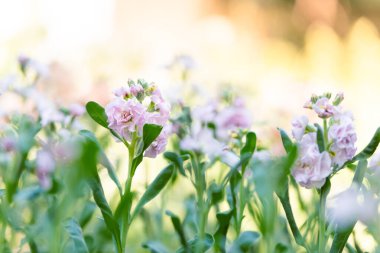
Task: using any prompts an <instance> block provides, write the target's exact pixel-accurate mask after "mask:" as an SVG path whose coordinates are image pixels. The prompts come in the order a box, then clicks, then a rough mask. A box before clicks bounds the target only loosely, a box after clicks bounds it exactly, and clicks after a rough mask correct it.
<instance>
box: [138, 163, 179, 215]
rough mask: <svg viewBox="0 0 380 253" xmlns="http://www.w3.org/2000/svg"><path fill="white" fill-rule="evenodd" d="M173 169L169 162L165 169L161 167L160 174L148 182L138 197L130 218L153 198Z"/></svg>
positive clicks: (165, 182) (168, 178)
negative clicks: (141, 194)
mask: <svg viewBox="0 0 380 253" xmlns="http://www.w3.org/2000/svg"><path fill="white" fill-rule="evenodd" d="M173 171H174V165H173V164H170V165H168V166H167V167H166V168H165V169H163V170H162V171H161V172H160V174H158V175H157V177H156V178H155V179H154V180H153V182H152V183H150V184H149V186H148V188H147V189H146V191H145V192H144V194H143V196H142V197H141V198H140V200H139V202H138V203H137V205H136V207H135V209H134V210H133V214H132V216H131V220H133V218H134V217H135V216H136V215H138V214H139V212H140V211H141V209H142V208H143V207H144V206H145V205H146V204H147V203H148V202H149V201H151V200H152V199H153V198H155V197H156V196H157V195H158V194H159V193H160V192H161V190H162V189H163V188H164V187H165V185H166V184H167V183H168V182H169V180H170V178H171V176H172V174H173Z"/></svg>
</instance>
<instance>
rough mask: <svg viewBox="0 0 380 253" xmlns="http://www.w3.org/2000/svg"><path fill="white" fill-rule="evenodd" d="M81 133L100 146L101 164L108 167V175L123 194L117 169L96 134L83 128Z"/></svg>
mask: <svg viewBox="0 0 380 253" xmlns="http://www.w3.org/2000/svg"><path fill="white" fill-rule="evenodd" d="M79 134H80V135H82V136H84V137H86V138H88V140H89V141H92V142H93V143H94V144H95V145H96V147H97V148H98V150H99V159H100V161H99V162H100V164H102V165H103V166H104V167H105V168H106V169H107V172H108V175H109V177H110V178H111V179H112V181H113V182H114V183H115V185H116V186H117V189H118V190H119V194H120V196H122V188H121V184H120V182H119V179H118V177H117V175H116V172H115V169H114V167H113V166H112V164H111V162H110V161H109V159H108V157H107V156H106V154H105V153H104V151H103V149H102V147H101V145H100V143H99V141H98V140H97V139H96V137H95V135H94V134H93V133H92V132H90V131H88V130H81V131H79Z"/></svg>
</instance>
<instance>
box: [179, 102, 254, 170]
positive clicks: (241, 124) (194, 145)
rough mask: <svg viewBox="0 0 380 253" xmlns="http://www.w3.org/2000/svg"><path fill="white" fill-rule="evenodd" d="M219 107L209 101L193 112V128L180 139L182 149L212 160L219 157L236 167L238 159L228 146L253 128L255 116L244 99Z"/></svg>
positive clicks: (191, 114)
mask: <svg viewBox="0 0 380 253" xmlns="http://www.w3.org/2000/svg"><path fill="white" fill-rule="evenodd" d="M218 107H219V104H218V103H217V102H216V101H210V102H209V103H207V104H206V105H204V106H199V107H196V108H194V109H193V110H192V111H191V112H190V118H191V125H190V129H188V133H187V134H186V135H185V136H184V138H183V139H182V140H181V142H180V147H181V149H182V150H191V151H195V152H199V153H203V154H206V155H207V156H208V157H209V159H210V160H213V159H215V158H220V159H221V160H222V161H223V162H225V163H226V164H229V165H231V166H233V165H234V164H236V163H237V162H238V161H239V159H238V157H237V156H236V155H235V154H233V153H232V152H230V148H229V147H228V143H230V141H231V136H232V135H233V134H234V133H235V134H236V133H238V131H239V130H241V129H243V130H244V129H247V128H249V127H250V126H251V124H252V117H251V114H250V112H249V110H247V108H246V107H245V105H244V103H243V101H242V99H241V98H236V99H235V100H234V101H233V102H232V103H231V104H229V105H227V106H225V107H223V108H220V109H219V108H218Z"/></svg>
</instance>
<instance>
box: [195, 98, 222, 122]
mask: <svg viewBox="0 0 380 253" xmlns="http://www.w3.org/2000/svg"><path fill="white" fill-rule="evenodd" d="M216 109H217V104H216V102H215V101H210V102H209V103H207V104H206V105H204V106H198V107H195V108H194V109H193V110H192V112H191V117H192V118H193V119H195V120H199V121H201V122H204V123H208V122H212V121H214V119H215V117H216V115H217V110H216Z"/></svg>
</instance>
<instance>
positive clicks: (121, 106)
mask: <svg viewBox="0 0 380 253" xmlns="http://www.w3.org/2000/svg"><path fill="white" fill-rule="evenodd" d="M114 95H115V99H114V100H113V101H111V102H110V103H109V104H108V105H107V106H106V107H105V112H106V115H107V120H108V127H109V128H110V129H112V130H113V131H115V132H116V133H117V134H118V135H119V136H120V137H121V138H123V139H124V140H125V141H128V142H130V141H132V139H133V138H134V136H136V137H138V136H141V135H142V129H143V126H144V125H145V124H156V125H160V126H163V130H162V131H161V133H160V135H159V136H158V138H157V139H156V140H155V141H154V142H153V143H152V144H151V145H150V146H149V147H148V149H147V150H146V151H145V154H144V155H145V156H147V157H156V156H157V155H158V154H159V153H161V152H163V151H164V149H165V146H166V143H167V138H168V135H169V132H170V131H169V125H168V124H167V122H168V119H169V116H170V115H169V111H170V106H169V104H168V103H167V102H166V101H165V100H164V98H163V97H162V94H161V91H160V90H159V88H158V87H157V86H156V85H155V84H148V83H146V82H145V81H144V80H138V81H137V82H134V81H132V80H129V81H128V86H126V87H121V88H118V89H116V90H115V91H114Z"/></svg>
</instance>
